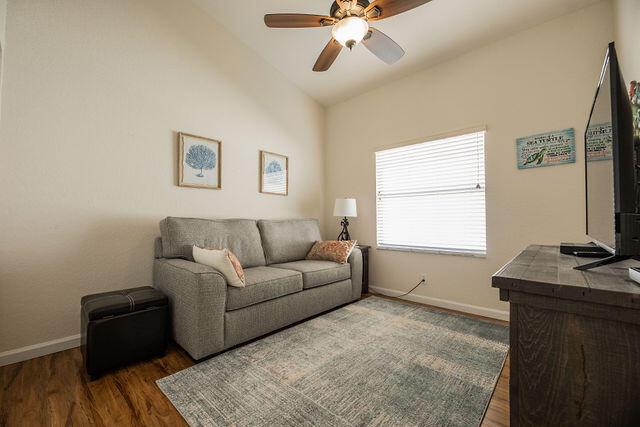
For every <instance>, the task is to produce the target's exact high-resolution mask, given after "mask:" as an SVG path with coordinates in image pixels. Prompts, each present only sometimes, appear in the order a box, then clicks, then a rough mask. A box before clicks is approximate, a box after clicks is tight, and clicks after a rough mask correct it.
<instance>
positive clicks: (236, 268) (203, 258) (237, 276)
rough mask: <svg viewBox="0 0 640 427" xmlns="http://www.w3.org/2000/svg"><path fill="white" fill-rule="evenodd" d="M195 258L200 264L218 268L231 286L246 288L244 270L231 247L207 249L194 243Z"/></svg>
mask: <svg viewBox="0 0 640 427" xmlns="http://www.w3.org/2000/svg"><path fill="white" fill-rule="evenodd" d="M193 259H194V260H195V261H196V262H197V263H198V264H204V265H208V266H209V267H213V268H215V269H216V270H218V271H219V272H220V273H222V275H223V276H224V278H225V280H226V281H227V284H228V285H229V286H235V287H236V288H244V286H245V278H244V270H243V269H242V265H241V264H240V261H238V258H237V257H236V256H235V255H234V254H233V252H231V251H230V250H229V249H205V248H199V247H198V246H195V245H194V246H193Z"/></svg>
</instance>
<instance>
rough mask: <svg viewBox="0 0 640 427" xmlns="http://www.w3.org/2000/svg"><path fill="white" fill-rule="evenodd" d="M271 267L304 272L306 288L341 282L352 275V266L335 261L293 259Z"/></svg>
mask: <svg viewBox="0 0 640 427" xmlns="http://www.w3.org/2000/svg"><path fill="white" fill-rule="evenodd" d="M269 267H275V268H284V269H287V270H294V271H299V272H300V273H302V284H303V287H304V289H309V288H315V287H316V286H322V285H327V284H329V283H334V282H339V281H341V280H346V279H348V278H350V277H351V266H350V265H349V264H339V263H337V262H333V261H311V260H303V261H293V262H287V263H284V264H272V265H270V266H269Z"/></svg>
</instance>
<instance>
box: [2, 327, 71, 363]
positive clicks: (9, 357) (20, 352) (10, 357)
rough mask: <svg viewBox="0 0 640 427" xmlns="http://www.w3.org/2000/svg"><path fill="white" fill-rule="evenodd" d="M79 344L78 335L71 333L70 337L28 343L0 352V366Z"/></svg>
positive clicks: (67, 348)
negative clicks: (24, 345)
mask: <svg viewBox="0 0 640 427" xmlns="http://www.w3.org/2000/svg"><path fill="white" fill-rule="evenodd" d="M79 345H80V335H79V334H78V335H71V336H70V337H65V338H59V339H57V340H52V341H47V342H42V343H39V344H34V345H29V346H26V347H21V348H16V349H14V350H9V351H5V352H3V353H0V366H6V365H11V364H12V363H18V362H23V361H25V360H29V359H34V358H36V357H40V356H46V355H47V354H51V353H57V352H59V351H64V350H69V349H70V348H74V347H78V346H79Z"/></svg>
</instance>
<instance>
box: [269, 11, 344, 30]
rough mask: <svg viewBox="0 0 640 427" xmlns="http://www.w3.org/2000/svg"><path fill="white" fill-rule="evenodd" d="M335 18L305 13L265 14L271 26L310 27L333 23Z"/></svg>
mask: <svg viewBox="0 0 640 427" xmlns="http://www.w3.org/2000/svg"><path fill="white" fill-rule="evenodd" d="M335 21H336V20H335V18H332V17H330V16H323V15H307V14H304V13H271V14H268V15H264V23H265V24H266V25H267V27H269V28H309V27H323V26H325V25H332V24H333V23H334V22H335Z"/></svg>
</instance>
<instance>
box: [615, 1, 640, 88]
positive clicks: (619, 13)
mask: <svg viewBox="0 0 640 427" xmlns="http://www.w3.org/2000/svg"><path fill="white" fill-rule="evenodd" d="M613 22H614V28H615V41H616V50H617V52H618V56H619V59H620V62H621V64H622V72H623V73H624V78H625V79H626V81H627V83H628V82H630V81H631V80H637V81H640V1H639V0H614V2H613Z"/></svg>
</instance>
